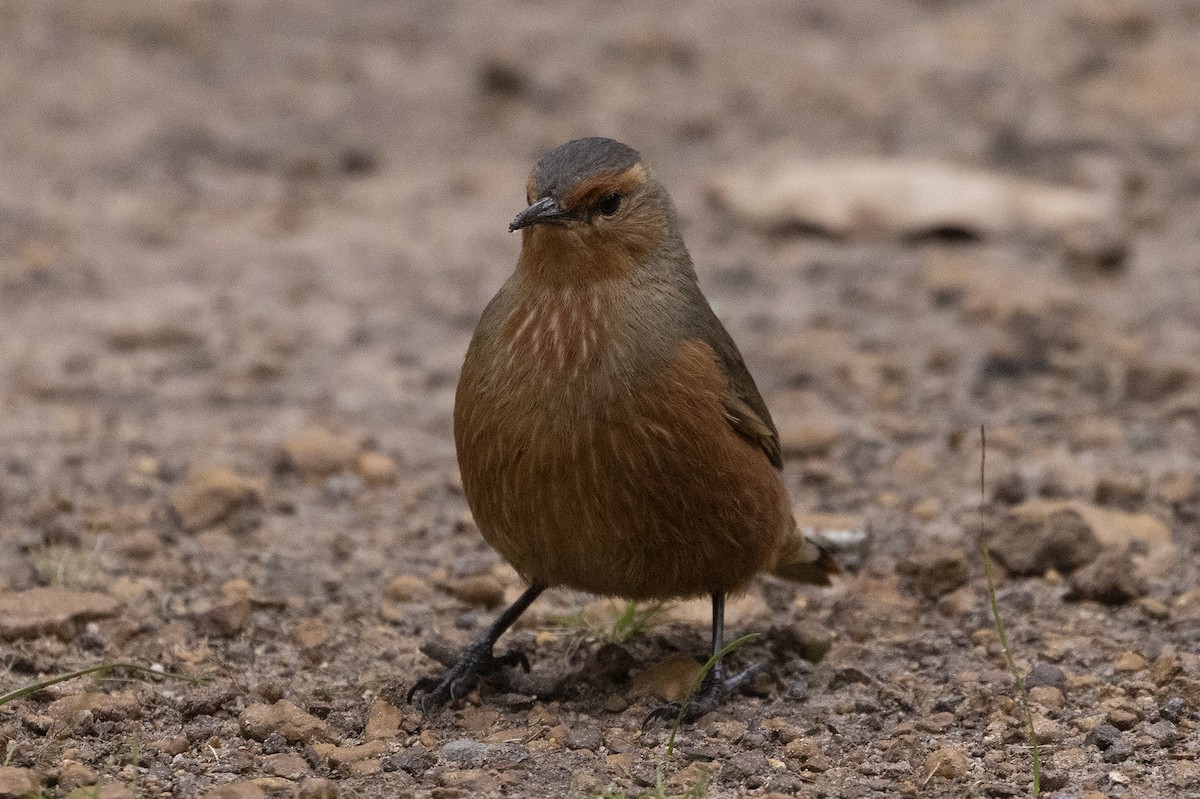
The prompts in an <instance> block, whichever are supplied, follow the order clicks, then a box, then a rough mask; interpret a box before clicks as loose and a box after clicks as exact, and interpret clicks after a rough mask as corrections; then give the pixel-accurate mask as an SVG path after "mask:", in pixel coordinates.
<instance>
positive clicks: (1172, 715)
mask: <svg viewBox="0 0 1200 799" xmlns="http://www.w3.org/2000/svg"><path fill="white" fill-rule="evenodd" d="M1187 708H1188V703H1187V700H1185V699H1184V698H1183V697H1182V696H1171V697H1167V701H1165V702H1163V703H1162V706H1161V707H1159V709H1158V715H1160V716H1162V717H1163V718H1164V719H1167V720H1168V721H1179V720H1180V719H1182V718H1183V717H1184V716H1185V715H1186V713H1187Z"/></svg>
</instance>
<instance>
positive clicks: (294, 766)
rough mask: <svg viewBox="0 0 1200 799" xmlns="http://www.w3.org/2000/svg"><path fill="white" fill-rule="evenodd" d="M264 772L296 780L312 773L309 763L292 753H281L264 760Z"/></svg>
mask: <svg viewBox="0 0 1200 799" xmlns="http://www.w3.org/2000/svg"><path fill="white" fill-rule="evenodd" d="M263 770H264V771H266V772H267V773H268V774H274V775H275V776H276V777H284V778H285V779H296V778H297V777H302V776H304V775H305V774H308V773H309V772H310V771H312V768H311V767H310V766H309V765H308V761H307V760H305V759H304V758H302V757H300V755H297V754H294V753H292V752H281V753H279V754H275V755H267V756H266V757H264V758H263Z"/></svg>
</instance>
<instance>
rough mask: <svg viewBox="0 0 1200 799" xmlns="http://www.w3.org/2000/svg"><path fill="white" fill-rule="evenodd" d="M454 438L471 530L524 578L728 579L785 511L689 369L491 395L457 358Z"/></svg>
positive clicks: (755, 453)
mask: <svg viewBox="0 0 1200 799" xmlns="http://www.w3.org/2000/svg"><path fill="white" fill-rule="evenodd" d="M455 439H456V443H457V445H458V451H459V463H460V466H461V469H462V478H463V488H464V491H465V492H466V496H467V499H468V502H469V503H470V506H471V509H472V512H473V513H474V515H475V519H476V522H477V523H478V525H479V529H480V531H481V532H482V534H483V536H484V538H485V539H486V540H487V541H488V542H489V543H490V544H491V545H492V546H494V547H495V548H496V549H497V550H498V551H499V552H500V553H501V554H502V555H503V556H504V557H505V558H506V559H507V560H508V561H509V562H510V563H511V564H512V565H513V566H514V567H515V568H516V569H517V570H518V571H519V572H520V573H521V574H522V575H523V576H524V577H525V578H526V579H529V580H531V581H536V582H540V583H544V584H547V585H563V586H569V587H572V588H577V589H581V590H585V591H590V592H593V593H597V594H607V595H616V596H623V597H629V598H636V599H643V598H654V597H675V596H695V595H701V594H707V593H711V592H713V591H732V590H737V589H738V588H740V587H741V586H743V585H744V584H745V583H746V582H747V581H748V580H749V579H750V577H752V576H753V575H754V574H755V573H756V572H758V571H760V570H762V569H764V568H767V567H769V566H770V564H771V561H772V559H773V557H774V555H775V552H776V549H777V547H778V543H779V539H780V537H781V535H782V534H783V533H784V531H785V530H786V529H787V528H788V526H789V523H790V513H791V511H790V504H789V502H788V499H787V495H786V492H785V490H784V488H783V485H782V483H781V481H780V479H779V476H778V474H777V473H776V472H775V470H774V469H773V468H772V467H771V465H770V463H769V462H768V460H767V458H766V456H765V455H764V453H763V452H762V451H761V450H759V449H758V448H757V447H756V446H754V445H753V444H751V443H750V442H748V441H747V440H746V439H743V438H742V437H740V436H739V435H737V434H736V433H735V432H734V431H733V429H732V428H731V427H730V426H729V424H728V423H727V421H726V420H725V418H724V413H723V409H722V406H721V400H720V396H719V394H717V393H716V392H714V391H712V390H709V389H708V388H706V387H704V386H696V385H695V381H694V380H691V379H689V376H688V375H686V374H683V375H672V374H671V371H670V370H667V371H666V372H664V374H663V378H662V380H660V381H658V382H657V383H656V384H654V385H649V386H643V387H642V388H641V389H640V390H629V391H625V392H621V391H616V392H614V391H605V390H599V389H598V387H596V386H589V385H588V383H587V380H586V379H580V380H577V381H575V383H573V384H571V385H567V386H563V385H561V384H554V383H553V382H552V381H551V382H539V381H537V380H531V379H521V380H519V381H518V382H517V383H515V384H513V385H509V386H508V387H506V389H505V390H504V391H503V392H501V393H499V394H492V392H491V389H490V388H489V387H488V386H486V385H475V384H473V383H472V381H471V380H470V379H469V373H468V371H467V370H464V381H463V384H462V385H461V386H460V389H459V397H458V400H457V403H456V409H455Z"/></svg>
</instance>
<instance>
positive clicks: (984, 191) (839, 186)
mask: <svg viewBox="0 0 1200 799" xmlns="http://www.w3.org/2000/svg"><path fill="white" fill-rule="evenodd" d="M709 192H710V194H711V195H712V196H713V198H714V199H715V200H716V201H717V202H718V203H719V204H720V205H721V206H722V207H724V208H725V209H726V210H727V211H729V212H730V213H731V214H733V215H734V216H735V217H737V218H738V219H740V220H742V221H743V222H745V223H747V224H749V225H751V226H753V227H756V228H759V229H765V230H780V229H785V230H786V229H791V230H795V229H816V230H820V231H823V232H825V233H827V234H830V235H833V236H837V237H845V236H864V237H878V236H890V237H895V238H911V237H913V236H929V235H936V234H938V233H939V232H941V231H947V230H953V231H965V232H966V234H967V235H969V236H972V237H977V238H993V237H997V238H1006V237H1012V238H1019V239H1021V240H1024V239H1026V238H1027V237H1029V236H1030V235H1032V236H1035V237H1040V238H1053V239H1057V240H1059V241H1060V242H1062V243H1064V244H1066V245H1069V250H1070V252H1072V253H1074V254H1075V257H1077V258H1084V256H1085V255H1088V254H1090V258H1084V260H1102V261H1105V262H1108V261H1109V260H1111V259H1112V258H1113V257H1114V253H1115V254H1117V255H1118V256H1119V254H1120V253H1123V252H1124V249H1125V246H1126V245H1125V241H1124V236H1125V235H1126V234H1125V228H1126V226H1125V224H1124V220H1123V218H1122V215H1121V212H1120V205H1119V202H1118V197H1117V196H1116V193H1115V192H1101V191H1088V190H1082V189H1075V188H1069V187H1065V186H1056V185H1052V184H1049V183H1041V182H1036V181H1033V180H1028V179H1025V178H1020V177H1016V176H1011V175H1005V174H1002V173H998V172H989V171H984V170H980V169H971V168H966V167H960V166H956V165H951V164H945V163H937V162H930V161H913V160H903V159H865V158H860V159H836V160H829V161H818V160H810V159H795V160H790V161H785V162H783V163H774V164H771V165H769V166H766V165H764V166H763V167H759V168H746V169H742V170H740V171H734V172H725V173H721V174H718V175H717V176H716V177H714V178H713V179H712V180H711V181H710V184H709ZM1118 260H1119V258H1118Z"/></svg>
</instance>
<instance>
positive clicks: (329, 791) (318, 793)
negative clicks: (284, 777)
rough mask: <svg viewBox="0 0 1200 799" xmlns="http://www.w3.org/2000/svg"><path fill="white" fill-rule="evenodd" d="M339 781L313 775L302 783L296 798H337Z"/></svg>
mask: <svg viewBox="0 0 1200 799" xmlns="http://www.w3.org/2000/svg"><path fill="white" fill-rule="evenodd" d="M337 797H338V788H337V783H335V782H333V781H332V780H327V779H325V778H324V777H313V778H312V779H307V780H305V781H304V782H302V783H301V784H300V790H299V791H298V792H297V794H296V799H337Z"/></svg>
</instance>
